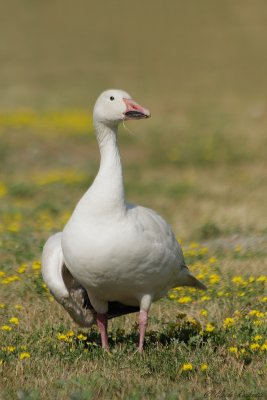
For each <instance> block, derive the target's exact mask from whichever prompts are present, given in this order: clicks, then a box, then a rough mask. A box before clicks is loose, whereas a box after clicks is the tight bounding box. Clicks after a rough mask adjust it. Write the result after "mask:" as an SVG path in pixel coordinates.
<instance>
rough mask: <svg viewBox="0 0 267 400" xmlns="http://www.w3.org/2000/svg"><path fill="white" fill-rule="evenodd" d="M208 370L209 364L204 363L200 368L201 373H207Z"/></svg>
mask: <svg viewBox="0 0 267 400" xmlns="http://www.w3.org/2000/svg"><path fill="white" fill-rule="evenodd" d="M207 369H208V364H206V363H203V364H201V366H200V370H201V371H203V372H204V371H207Z"/></svg>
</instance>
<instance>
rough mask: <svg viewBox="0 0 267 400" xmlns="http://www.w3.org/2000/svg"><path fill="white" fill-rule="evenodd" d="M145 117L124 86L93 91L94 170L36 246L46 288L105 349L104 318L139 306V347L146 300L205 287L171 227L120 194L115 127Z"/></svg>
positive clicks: (153, 213)
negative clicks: (94, 329)
mask: <svg viewBox="0 0 267 400" xmlns="http://www.w3.org/2000/svg"><path fill="white" fill-rule="evenodd" d="M149 116H150V112H149V111H148V110H147V109H145V108H143V107H141V106H140V105H139V104H138V103H136V102H135V101H134V100H133V99H132V98H131V96H130V95H129V94H128V93H126V92H124V91H121V90H107V91H105V92H103V93H102V94H101V95H100V96H99V98H98V99H97V101H96V104H95V107H94V111H93V120H94V128H95V132H96V137H97V141H98V145H99V149H100V155H101V161H100V168H99V171H98V174H97V176H96V178H95V180H94V182H93V184H92V185H91V187H90V188H89V189H88V190H87V192H86V193H85V194H84V195H83V197H82V198H81V200H80V201H79V202H78V204H77V206H76V208H75V210H74V212H73V214H72V216H71V217H70V219H69V221H68V222H67V224H66V226H65V228H64V230H63V232H62V233H61V232H60V233H57V234H55V235H53V236H52V237H50V238H49V239H48V241H47V243H46V244H45V246H44V250H43V256H42V273H43V278H44V281H45V282H46V284H47V286H48V288H49V289H50V291H51V293H52V294H53V295H54V297H55V298H56V300H57V301H58V302H59V303H61V304H62V305H63V306H64V307H65V309H66V310H67V311H68V312H69V314H70V315H71V317H72V318H73V319H74V320H75V321H76V322H77V323H78V324H79V325H80V326H85V327H89V326H91V325H92V324H93V323H95V322H96V323H97V325H98V327H99V330H100V334H101V341H102V347H103V348H105V349H108V336H107V321H108V319H109V318H113V317H115V316H118V315H123V314H126V313H129V312H134V311H137V310H140V312H139V332H140V337H139V351H140V352H142V351H143V344H144V336H145V330H146V326H147V318H148V312H149V309H150V306H151V303H152V302H153V301H156V300H158V299H160V298H161V297H162V296H164V295H166V293H167V291H168V290H169V289H171V288H173V287H176V286H192V287H195V288H199V289H203V290H205V289H206V287H205V285H203V284H202V283H201V282H199V281H198V280H197V279H196V278H195V277H193V276H192V275H191V274H190V272H189V270H188V268H187V266H186V264H185V261H184V257H183V253H182V250H181V247H180V245H179V243H178V242H177V241H176V239H175V236H174V234H173V232H172V230H171V228H170V226H169V225H168V224H167V223H166V222H165V221H164V220H163V219H162V218H161V217H160V216H159V215H158V214H157V213H156V212H154V211H153V210H151V209H149V208H144V207H141V206H137V205H134V204H130V203H127V202H126V200H125V197H124V186H123V175H122V165H121V159H120V154H119V149H118V144H117V132H118V125H119V123H120V122H121V121H124V120H133V119H143V118H148V117H149Z"/></svg>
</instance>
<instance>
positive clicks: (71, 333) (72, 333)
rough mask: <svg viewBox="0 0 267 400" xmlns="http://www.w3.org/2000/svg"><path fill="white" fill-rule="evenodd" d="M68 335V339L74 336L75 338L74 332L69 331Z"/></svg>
mask: <svg viewBox="0 0 267 400" xmlns="http://www.w3.org/2000/svg"><path fill="white" fill-rule="evenodd" d="M66 335H67V336H68V337H72V336H74V332H73V331H68V332H67V333H66Z"/></svg>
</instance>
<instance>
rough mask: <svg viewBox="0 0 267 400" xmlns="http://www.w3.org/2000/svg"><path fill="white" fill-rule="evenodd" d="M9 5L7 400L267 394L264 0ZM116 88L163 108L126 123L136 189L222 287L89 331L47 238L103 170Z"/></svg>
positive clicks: (0, 185) (0, 393) (3, 170)
mask: <svg viewBox="0 0 267 400" xmlns="http://www.w3.org/2000/svg"><path fill="white" fill-rule="evenodd" d="M165 3H166V4H164V3H163V2H160V1H153V2H152V1H150V0H149V1H146V2H141V1H139V0H137V1H136V2H135V3H134V4H124V5H123V6H122V5H119V2H117V1H115V0H112V1H109V2H107V3H106V4H105V5H103V4H102V3H100V2H99V4H95V2H94V3H93V2H84V1H81V0H79V1H76V2H75V4H74V2H73V3H71V2H66V3H65V5H64V8H63V5H62V4H63V3H62V2H60V1H53V2H49V1H48V2H45V3H43V2H33V1H30V0H28V1H26V0H25V1H22V2H21V1H18V0H14V2H12V5H11V3H9V4H8V3H7V2H6V3H5V4H3V5H1V12H0V34H1V37H4V38H5V40H2V41H0V71H1V73H0V89H1V90H0V92H1V93H0V202H1V207H0V399H1V400H2V399H3V400H9V399H22V400H30V399H31V400H33V399H34V400H35V399H40V400H42V399H51V400H52V399H53V400H54V399H59V400H61V399H72V400H87V399H127V400H139V399H159V400H161V399H168V400H169V399H173V400H174V399H179V400H187V399H189V400H191V399H192V400H193V399H194V400H197V399H199V400H200V399H204V398H207V399H232V400H235V399H255V398H265V397H266V395H267V394H266V392H267V388H266V372H267V363H266V352H267V335H266V316H267V293H266V280H267V276H266V267H267V261H266V260H267V246H266V243H267V216H266V198H267V174H266V170H267V160H266V148H267V147H266V146H267V136H266V126H267V96H266V93H267V79H266V70H267V53H266V35H267V27H266V21H265V17H266V13H267V5H266V4H265V2H264V1H256V2H253V4H252V3H251V2H249V1H244V0H243V1H235V2H232V1H228V0H227V1H224V2H222V3H220V4H219V3H217V2H213V1H211V0H205V1H203V2H198V1H191V2H187V3H185V2H177V1H174V0H171V1H169V2H165ZM109 87H118V88H122V89H125V90H127V91H129V92H130V93H131V94H132V95H133V97H134V98H136V100H138V101H139V102H140V103H141V104H142V105H144V106H146V107H148V108H149V109H151V111H152V118H151V119H150V120H148V121H138V122H133V123H128V124H127V128H128V129H129V130H130V132H129V131H128V130H125V129H124V128H123V127H122V128H121V130H120V135H119V143H120V149H121V155H122V159H123V165H124V176H125V186H126V195H127V198H128V199H129V200H130V201H131V202H135V203H139V204H142V205H145V206H148V207H151V208H154V209H155V210H156V211H157V212H159V213H160V214H161V215H162V216H164V217H165V218H166V219H167V220H168V221H169V222H170V223H171V225H172V226H173V229H174V231H175V233H176V235H177V238H178V240H179V241H180V242H181V243H182V247H183V249H184V253H185V258H186V261H187V263H188V265H189V267H190V269H191V270H192V271H193V272H194V274H195V275H196V276H197V277H199V278H200V279H201V280H202V281H203V282H205V283H206V284H207V286H208V291H207V292H206V293H202V292H199V291H194V290H192V289H176V290H173V291H171V292H170V293H169V295H168V298H166V299H162V300H161V301H159V302H157V303H155V304H154V305H153V306H152V310H151V313H150V320H149V328H148V333H147V337H146V345H145V352H144V355H142V356H140V355H139V354H138V353H136V346H137V341H138V332H137V325H136V320H137V318H136V315H131V316H126V317H122V318H119V319H117V320H114V321H112V322H111V324H110V327H109V336H110V337H109V339H110V343H111V353H110V354H107V353H104V352H103V351H102V350H101V348H100V339H99V335H98V332H97V331H96V330H95V329H92V330H90V331H88V330H81V329H79V328H78V327H77V326H76V325H75V324H74V323H73V322H72V321H71V320H70V319H69V317H68V316H67V314H66V313H65V311H64V310H63V309H62V308H61V307H60V306H59V305H58V304H57V303H56V302H55V301H53V298H52V297H51V296H50V294H49V293H48V291H47V289H46V287H45V286H44V284H43V281H42V278H41V274H40V256H41V251H42V246H43V244H44V242H45V240H46V239H47V238H48V237H49V235H50V234H52V233H53V232H57V231H60V230H61V229H62V228H63V226H64V224H65V222H66V221H67V219H68V217H69V215H70V213H71V212H72V210H73V208H74V206H75V204H76V202H77V201H78V200H79V198H80V197H81V195H82V194H83V193H84V191H85V190H86V189H87V188H88V187H89V185H90V184H91V182H92V180H93V179H94V176H95V174H96V173H97V169H98V163H99V154H98V149H97V145H96V141H95V137H94V134H93V130H92V120H91V111H92V107H93V103H94V101H95V99H96V97H97V96H98V94H99V93H100V92H101V91H102V90H104V89H107V88H109Z"/></svg>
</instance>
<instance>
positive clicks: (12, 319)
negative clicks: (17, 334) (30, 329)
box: [9, 317, 19, 325]
mask: <svg viewBox="0 0 267 400" xmlns="http://www.w3.org/2000/svg"><path fill="white" fill-rule="evenodd" d="M9 322H10V323H11V324H14V325H18V324H19V319H18V318H17V317H12V318H10V319H9Z"/></svg>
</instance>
